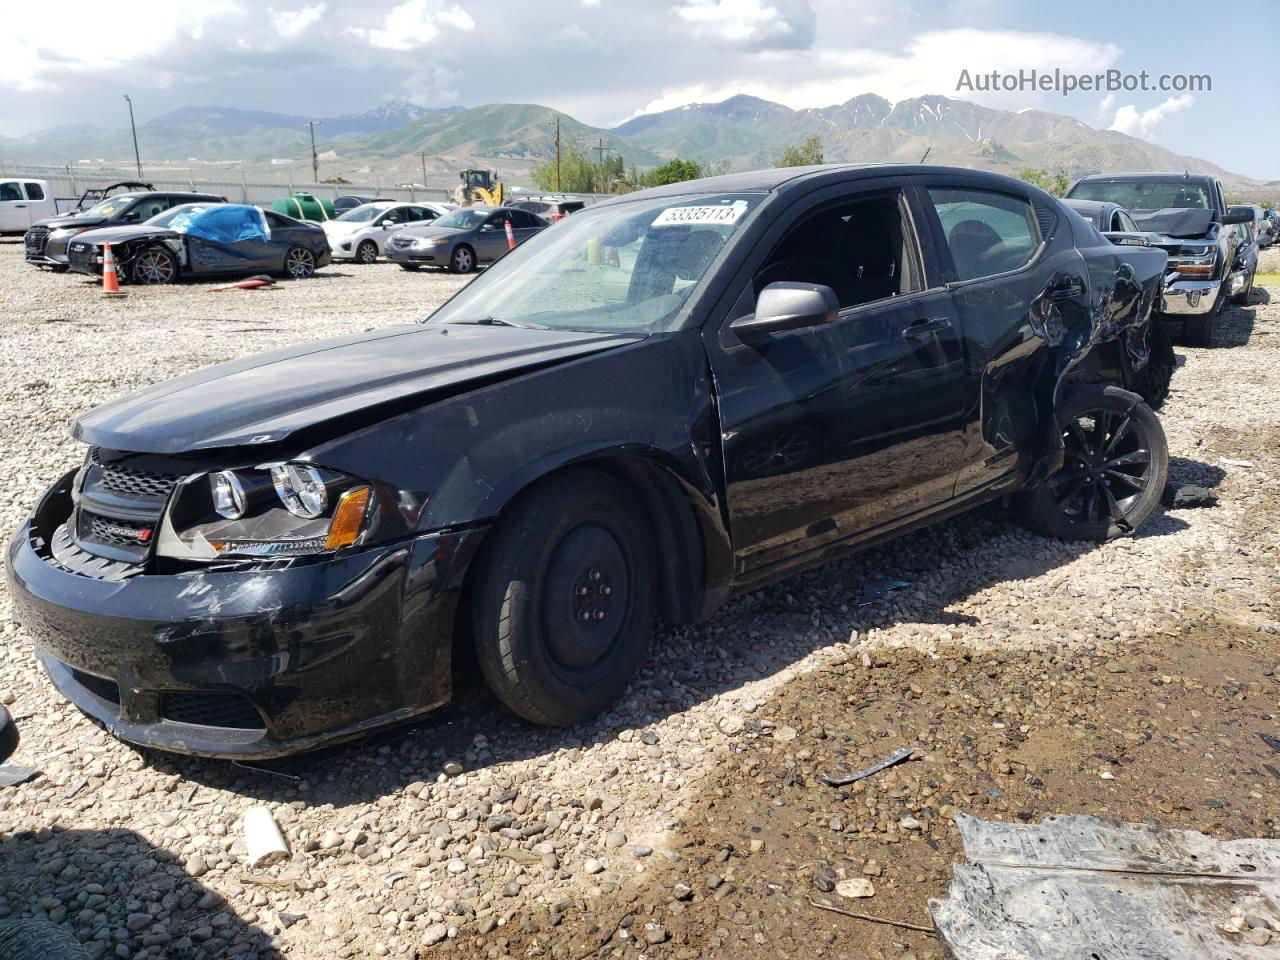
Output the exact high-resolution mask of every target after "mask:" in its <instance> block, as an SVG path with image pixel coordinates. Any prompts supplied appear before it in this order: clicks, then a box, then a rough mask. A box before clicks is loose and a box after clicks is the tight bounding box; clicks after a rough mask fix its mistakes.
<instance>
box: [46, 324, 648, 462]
mask: <svg viewBox="0 0 1280 960" xmlns="http://www.w3.org/2000/svg"><path fill="white" fill-rule="evenodd" d="M640 339H642V337H639V336H630V335H618V334H609V333H581V332H570V331H553V330H529V329H524V328H516V327H501V326H492V327H491V326H475V325H461V324H452V325H448V326H445V325H442V324H428V325H419V326H412V327H393V328H390V329H386V330H379V331H375V332H371V333H363V334H359V335H356V336H351V337H343V338H339V339H333V340H319V341H315V342H312V343H305V344H300V345H298V346H294V347H289V348H286V349H284V350H277V351H274V352H271V353H264V354H260V355H258V356H253V357H245V358H243V359H240V360H233V361H231V362H230V363H223V364H219V365H217V366H214V367H209V368H207V369H205V370H199V371H196V372H195V373H190V374H187V375H186V376H182V377H178V378H177V379H175V380H170V381H167V382H165V383H160V384H157V385H155V386H153V387H147V388H145V389H143V390H139V391H137V392H135V393H132V394H129V395H128V396H125V397H122V398H120V399H119V400H114V401H112V402H110V403H107V404H104V405H102V406H100V407H97V408H96V409H94V410H91V411H89V412H88V413H86V414H84V415H82V416H81V417H79V418H78V419H77V420H76V421H75V423H74V424H73V426H72V431H71V432H72V435H73V436H75V437H76V438H77V439H80V440H83V441H85V442H86V443H90V444H93V445H95V446H100V447H107V448H109V449H112V450H128V451H132V452H137V453H183V452H186V451H192V450H208V449H214V448H218V447H235V446H241V445H244V444H272V443H280V442H282V441H284V440H286V439H287V438H288V437H289V436H290V435H291V434H293V433H295V432H297V431H299V430H302V429H304V428H307V427H313V426H317V425H319V424H323V423H325V422H326V421H330V420H333V419H336V418H338V417H346V416H349V415H351V414H359V413H362V412H370V413H372V412H374V411H375V408H379V407H383V408H390V407H392V406H394V405H396V404H400V403H403V402H404V401H421V402H426V401H427V400H429V399H430V398H431V395H432V394H453V393H457V392H458V391H459V390H461V389H465V388H466V387H467V386H468V385H470V384H472V383H475V382H478V381H483V382H492V380H493V379H494V378H497V377H508V376H514V375H516V374H518V373H520V372H522V371H525V370H528V369H532V368H535V367H544V366H547V365H548V364H552V363H559V362H564V361H566V360H570V359H573V358H575V357H581V356H585V355H587V354H590V353H595V352H598V351H602V350H609V349H613V348H615V347H619V346H622V345H624V344H627V343H633V342H635V341H637V340H640ZM389 412H390V411H389V410H388V413H389Z"/></svg>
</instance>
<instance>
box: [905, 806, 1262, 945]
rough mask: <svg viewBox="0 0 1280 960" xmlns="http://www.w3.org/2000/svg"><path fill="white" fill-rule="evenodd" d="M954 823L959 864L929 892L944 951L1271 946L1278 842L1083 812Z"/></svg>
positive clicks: (961, 816)
mask: <svg viewBox="0 0 1280 960" xmlns="http://www.w3.org/2000/svg"><path fill="white" fill-rule="evenodd" d="M956 824H957V826H958V827H959V829H960V836H961V838H962V840H963V842H964V850H965V856H966V857H967V858H968V860H969V862H968V863H967V864H962V865H957V866H956V867H955V871H954V873H953V875H952V879H951V889H950V899H948V900H941V901H939V900H934V901H931V902H930V911H931V912H932V914H933V921H934V925H935V927H936V928H937V932H938V938H939V940H940V941H941V942H942V945H943V950H944V953H945V954H946V956H948V957H949V958H953V960H1051V958H1059V957H1093V958H1096V960H1206V958H1210V957H1212V958H1213V960H1258V957H1259V952H1258V949H1257V947H1258V945H1259V944H1263V943H1264V942H1273V943H1278V944H1280V840H1262V839H1244V840H1226V841H1218V840H1214V839H1213V838H1212V837H1209V836H1206V835H1205V834H1203V833H1196V832H1194V831H1190V830H1166V829H1164V828H1162V827H1159V826H1156V825H1154V824H1146V823H1125V822H1123V821H1119V820H1108V819H1104V818H1100V817H1087V816H1061V817H1048V818H1046V819H1045V820H1044V822H1043V823H1040V824H1019V823H994V822H986V821H983V820H978V819H976V818H974V817H969V816H966V815H964V814H957V815H956Z"/></svg>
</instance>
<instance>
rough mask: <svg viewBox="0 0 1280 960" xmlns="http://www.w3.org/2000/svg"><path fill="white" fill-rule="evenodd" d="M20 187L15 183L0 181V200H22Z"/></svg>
mask: <svg viewBox="0 0 1280 960" xmlns="http://www.w3.org/2000/svg"><path fill="white" fill-rule="evenodd" d="M22 199H24V197H23V196H22V188H21V187H19V186H18V185H17V184H16V183H0V200H22Z"/></svg>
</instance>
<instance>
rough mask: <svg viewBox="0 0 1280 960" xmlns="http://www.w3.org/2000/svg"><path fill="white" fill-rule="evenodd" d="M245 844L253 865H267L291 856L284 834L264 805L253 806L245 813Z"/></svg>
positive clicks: (250, 862)
mask: <svg viewBox="0 0 1280 960" xmlns="http://www.w3.org/2000/svg"><path fill="white" fill-rule="evenodd" d="M244 845H245V850H246V852H247V855H248V858H249V866H251V867H265V866H267V865H268V864H272V863H275V862H276V861H278V860H284V859H286V858H287V857H288V856H289V845H288V844H287V843H285V840H284V834H282V833H281V832H280V827H279V826H277V824H276V821H275V819H274V818H273V817H272V816H271V811H270V810H268V809H267V808H266V807H264V806H257V807H251V808H250V809H249V811H248V812H247V813H246V814H245V815H244Z"/></svg>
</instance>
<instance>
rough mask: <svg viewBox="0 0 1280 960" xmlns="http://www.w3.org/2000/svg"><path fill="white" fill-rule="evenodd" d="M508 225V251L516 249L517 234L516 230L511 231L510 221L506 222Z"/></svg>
mask: <svg viewBox="0 0 1280 960" xmlns="http://www.w3.org/2000/svg"><path fill="white" fill-rule="evenodd" d="M506 224H507V249H508V250H514V249H515V248H516V233H515V231H514V230H512V229H511V221H510V220H508V221H506Z"/></svg>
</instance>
